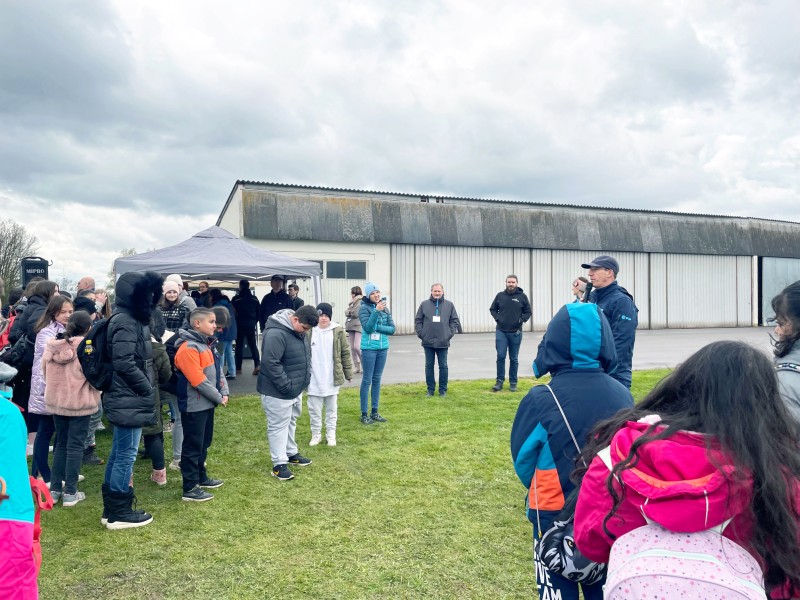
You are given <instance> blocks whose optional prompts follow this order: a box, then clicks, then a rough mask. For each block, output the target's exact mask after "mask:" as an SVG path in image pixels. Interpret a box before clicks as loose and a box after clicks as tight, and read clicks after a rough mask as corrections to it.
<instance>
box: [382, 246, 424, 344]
mask: <svg viewBox="0 0 800 600" xmlns="http://www.w3.org/2000/svg"><path fill="white" fill-rule="evenodd" d="M415 253H416V250H415V247H414V246H412V245H410V244H392V245H391V256H392V259H391V265H392V267H391V269H392V272H391V281H392V287H391V290H392V293H391V295H390V297H389V310H391V312H392V319H393V320H394V326H395V329H396V333H397V334H405V333H414V315H415V314H416V310H417V307H416V305H415V300H416V290H415V273H416V263H415V260H414V255H415ZM381 278H384V279H388V273H386V274H382V273H376V274H375V275H373V281H377V280H379V279H381Z"/></svg>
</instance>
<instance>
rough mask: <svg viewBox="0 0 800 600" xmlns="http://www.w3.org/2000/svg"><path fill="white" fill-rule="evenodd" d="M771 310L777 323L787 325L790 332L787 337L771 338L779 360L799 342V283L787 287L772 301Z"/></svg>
mask: <svg viewBox="0 0 800 600" xmlns="http://www.w3.org/2000/svg"><path fill="white" fill-rule="evenodd" d="M772 310H774V311H775V319H776V320H777V321H778V323H779V324H780V325H783V326H786V325H788V326H789V328H790V330H791V333H789V335H784V336H781V337H780V338H776V337H773V338H772V345H773V346H775V356H777V357H778V358H781V357H782V356H786V355H787V354H789V352H791V350H792V346H794V343H795V342H796V341H797V340H800V281H795V282H794V283H792V284H791V285H787V286H786V287H785V288H783V291H781V293H780V294H778V295H777V296H775V297H774V298H773V299H772ZM770 337H772V336H770Z"/></svg>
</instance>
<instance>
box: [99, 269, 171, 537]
mask: <svg viewBox="0 0 800 600" xmlns="http://www.w3.org/2000/svg"><path fill="white" fill-rule="evenodd" d="M163 283H164V279H163V278H162V277H161V276H160V275H159V274H158V273H154V272H152V271H147V272H145V273H135V272H129V273H124V274H123V275H122V276H121V277H120V278H119V281H117V285H116V288H115V293H116V306H115V308H114V312H113V313H112V315H111V318H110V321H109V322H108V332H107V335H108V338H107V340H108V341H107V344H108V354H109V358H110V359H111V364H112V367H113V372H114V375H113V378H112V380H111V387H110V388H109V389H108V391H107V392H106V393H105V394H104V395H103V408H104V410H105V414H106V418H108V420H109V422H110V423H111V424H112V425H113V426H114V432H113V438H112V440H111V454H110V455H109V457H108V463H107V464H106V474H105V479H104V482H103V519H106V527H108V529H112V530H113V529H128V528H131V527H141V526H142V525H147V524H148V523H150V522H151V521H152V520H153V517H152V516H151V515H149V514H148V513H144V512H141V511H135V510H133V501H134V496H133V488H132V487H130V486H129V483H128V482H129V481H130V478H131V475H133V463H134V461H135V460H136V452H137V450H138V449H139V440H140V438H141V436H142V427H143V426H145V425H153V424H154V423H155V422H156V420H157V418H158V416H157V415H156V413H155V412H154V411H153V406H154V398H153V394H155V387H154V373H153V347H152V345H151V343H150V327H149V323H150V317H151V314H152V312H153V309H154V308H155V306H156V304H158V300H159V298H161V286H162V284H163Z"/></svg>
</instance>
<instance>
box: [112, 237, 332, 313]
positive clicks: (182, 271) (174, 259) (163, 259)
mask: <svg viewBox="0 0 800 600" xmlns="http://www.w3.org/2000/svg"><path fill="white" fill-rule="evenodd" d="M128 271H155V272H156V273H160V274H162V275H169V274H171V273H177V274H178V275H180V276H181V277H182V278H183V279H204V280H208V281H209V283H211V282H212V281H215V280H216V281H222V282H231V283H234V282H238V281H239V280H240V279H247V280H250V281H269V280H270V278H271V277H272V276H273V275H283V276H285V277H289V278H297V279H300V278H311V281H312V285H313V287H314V296H315V298H316V302H321V299H322V285H321V282H320V275H321V274H322V268H321V267H320V266H319V264H318V263H315V262H310V261H307V260H301V259H299V258H293V257H291V256H286V255H284V254H278V253H277V252H270V251H269V250H262V249H260V248H256V247H255V246H253V245H251V244H248V243H247V242H245V241H243V240H240V239H239V238H238V237H236V236H235V235H233V234H232V233H230V232H229V231H226V230H224V229H222V228H221V227H209V228H208V229H205V230H203V231H201V232H199V233H196V234H194V235H193V236H192V237H190V238H189V239H188V240H185V241H183V242H181V243H180V244H175V245H174V246H168V247H167V248H161V249H160V250H154V251H152V252H144V253H143V254H134V255H132V256H123V257H120V258H118V259H117V260H115V261H114V272H115V273H116V276H117V278H119V276H120V275H122V274H123V273H127V272H128Z"/></svg>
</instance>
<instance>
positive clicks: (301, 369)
mask: <svg viewBox="0 0 800 600" xmlns="http://www.w3.org/2000/svg"><path fill="white" fill-rule="evenodd" d="M293 314H294V311H293V310H289V309H284V310H279V311H278V312H276V313H275V314H274V315H272V316H271V317H270V318H269V319H267V329H266V331H265V333H264V340H263V341H262V343H261V369H260V371H259V373H258V382H257V383H256V388H257V389H258V393H259V394H264V395H265V396H272V397H274V398H282V399H284V400H290V399H292V398H296V397H297V396H299V395H300V393H301V392H302V391H303V390H304V389H306V388H307V387H308V383H309V382H310V381H311V343H310V342H309V336H307V335H305V334H303V333H297V332H296V331H295V330H294V329H293V328H292V322H291V321H290V320H289V317H290V316H291V315H293Z"/></svg>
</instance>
